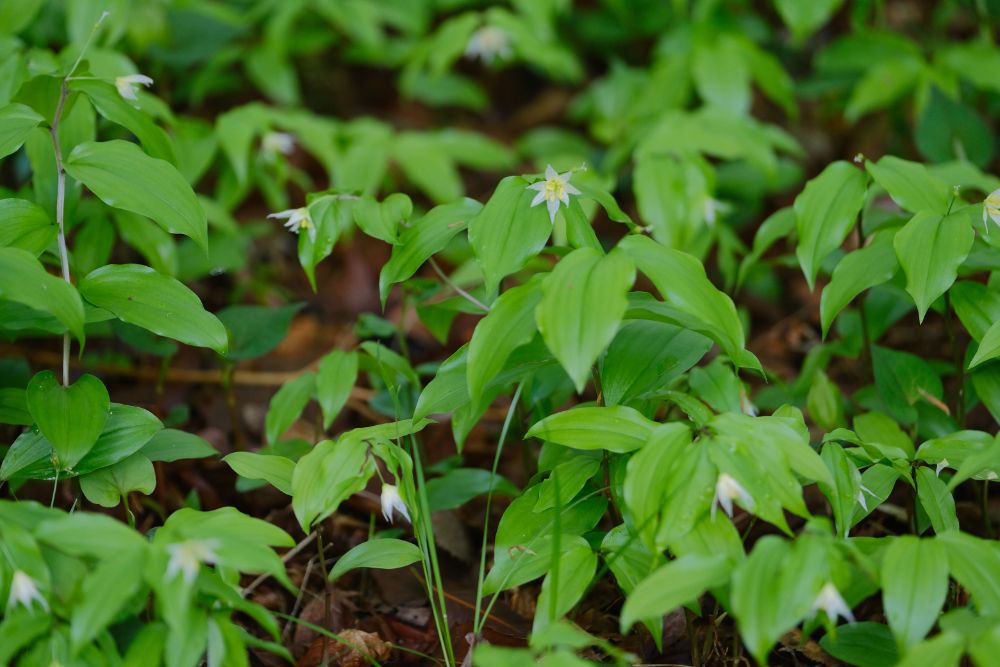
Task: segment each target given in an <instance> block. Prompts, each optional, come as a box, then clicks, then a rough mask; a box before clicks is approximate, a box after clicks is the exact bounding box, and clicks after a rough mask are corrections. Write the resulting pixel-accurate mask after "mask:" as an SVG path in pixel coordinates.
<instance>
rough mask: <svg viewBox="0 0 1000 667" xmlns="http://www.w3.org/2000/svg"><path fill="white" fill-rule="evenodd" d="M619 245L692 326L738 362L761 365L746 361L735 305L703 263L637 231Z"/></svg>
mask: <svg viewBox="0 0 1000 667" xmlns="http://www.w3.org/2000/svg"><path fill="white" fill-rule="evenodd" d="M618 246H619V247H620V248H621V249H622V250H624V251H625V252H627V253H628V254H629V255H630V256H631V257H632V260H633V261H634V262H635V265H636V268H638V269H639V271H641V272H642V273H644V274H646V276H647V277H648V278H649V279H650V280H651V281H652V282H653V284H654V285H656V289H658V290H659V291H660V294H662V295H663V298H664V299H665V300H666V301H667V303H669V304H670V305H671V306H673V307H674V308H676V309H677V310H679V311H681V312H682V313H684V314H685V315H687V316H690V317H691V318H692V320H693V322H692V323H691V324H692V325H691V327H690V328H693V329H694V330H695V331H697V332H699V333H703V334H705V335H706V336H708V337H709V338H711V339H712V340H714V341H715V342H716V343H718V344H719V346H720V347H721V348H722V350H723V351H724V352H725V353H726V354H727V355H728V356H729V358H730V359H733V360H734V361H736V363H738V365H740V366H747V365H749V366H750V367H752V368H756V369H759V368H760V364H759V362H757V360H756V359H752V361H744V360H745V359H746V356H747V354H746V352H745V350H744V349H743V346H744V342H745V339H744V334H743V325H742V324H741V323H740V318H739V315H737V313H736V306H735V305H733V301H732V299H730V298H729V297H728V296H727V295H726V294H724V293H723V292H720V291H719V290H718V289H716V287H715V286H714V285H712V283H711V282H710V281H709V279H708V276H706V275H705V268H704V266H702V264H701V262H699V261H698V260H697V259H695V258H694V257H692V256H691V255H688V254H687V253H683V252H681V251H679V250H673V249H671V248H667V247H664V246H662V245H660V244H658V243H657V242H656V241H653V240H652V239H650V238H647V237H645V236H639V235H636V234H633V235H630V236H627V237H625V238H624V239H622V241H621V242H620V243H619V244H618Z"/></svg>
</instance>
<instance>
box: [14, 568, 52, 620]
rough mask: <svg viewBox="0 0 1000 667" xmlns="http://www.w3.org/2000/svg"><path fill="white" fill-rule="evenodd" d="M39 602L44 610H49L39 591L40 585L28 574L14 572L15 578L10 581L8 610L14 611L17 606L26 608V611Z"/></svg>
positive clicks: (20, 571)
mask: <svg viewBox="0 0 1000 667" xmlns="http://www.w3.org/2000/svg"><path fill="white" fill-rule="evenodd" d="M35 602H38V604H40V605H41V607H42V609H44V610H45V611H48V610H49V603H48V602H46V601H45V598H44V597H42V594H41V593H40V592H39V591H38V584H36V583H35V580H34V579H32V578H31V577H30V576H28V574H27V573H26V572H23V571H22V570H14V576H13V577H12V578H11V580H10V595H9V596H8V597H7V609H8V610H10V609H13V608H14V607H16V606H17V605H22V606H24V608H25V609H31V607H32V606H33V605H34V604H35Z"/></svg>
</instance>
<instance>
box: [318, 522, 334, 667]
mask: <svg viewBox="0 0 1000 667" xmlns="http://www.w3.org/2000/svg"><path fill="white" fill-rule="evenodd" d="M316 548H317V549H318V550H319V567H320V572H322V574H323V625H324V626H325V627H327V628H329V627H330V620H331V619H330V570H329V569H327V567H326V554H325V553H323V552H324V551H325V550H326V548H325V547H324V546H323V526H322V524H321V525H318V526H316ZM329 653H330V646H329V644H328V643H327V642H323V661H322V662H321V663H320V664H322V665H328V664H330V655H329Z"/></svg>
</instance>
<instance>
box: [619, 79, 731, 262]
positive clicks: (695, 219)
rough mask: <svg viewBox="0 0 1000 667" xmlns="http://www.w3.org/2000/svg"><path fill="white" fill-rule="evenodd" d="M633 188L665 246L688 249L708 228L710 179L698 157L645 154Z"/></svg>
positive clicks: (642, 211)
mask: <svg viewBox="0 0 1000 667" xmlns="http://www.w3.org/2000/svg"><path fill="white" fill-rule="evenodd" d="M747 90H748V91H749V87H748V88H747ZM632 188H633V190H634V192H635V199H636V204H637V205H638V207H639V213H640V214H641V215H642V219H643V220H644V221H645V222H646V223H647V224H648V225H649V226H650V227H652V235H653V238H654V239H656V240H657V241H659V242H660V243H662V244H664V245H665V246H667V247H670V248H676V249H677V250H688V249H690V248H691V247H692V245H693V242H694V240H695V238H696V237H697V236H698V234H699V232H702V231H704V230H707V229H708V225H707V223H706V221H705V202H706V201H707V200H708V197H709V191H708V188H709V185H708V178H707V176H706V173H705V170H704V169H703V168H702V167H701V166H700V165H699V163H698V162H696V161H695V160H692V159H682V158H679V157H676V156H673V155H660V154H656V155H644V156H642V157H640V158H638V159H637V160H636V165H635V176H634V180H633V183H632Z"/></svg>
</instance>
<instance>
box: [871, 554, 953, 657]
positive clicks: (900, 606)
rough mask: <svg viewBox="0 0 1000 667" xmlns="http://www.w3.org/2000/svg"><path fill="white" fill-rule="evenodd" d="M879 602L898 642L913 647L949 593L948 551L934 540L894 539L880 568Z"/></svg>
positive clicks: (923, 634)
mask: <svg viewBox="0 0 1000 667" xmlns="http://www.w3.org/2000/svg"><path fill="white" fill-rule="evenodd" d="M881 572H882V575H881V578H882V604H883V606H884V607H885V615H886V618H887V619H888V621H889V627H890V628H892V632H893V634H894V635H895V636H896V641H897V643H898V644H899V645H900V646H901V647H903V648H906V647H912V646H913V645H914V644H916V643H917V642H919V641H920V640H921V639H923V638H924V636H925V635H926V634H927V632H928V631H929V630H930V629H931V628H932V627H933V626H934V623H935V622H936V621H937V617H938V614H940V612H941V605H942V604H944V600H945V597H946V595H947V593H948V554H947V552H946V551H945V548H944V545H943V544H942V543H940V542H938V541H937V540H932V539H920V538H917V537H913V536H911V535H903V536H900V537H896V538H893V541H892V543H891V544H890V545H889V547H888V548H887V549H886V550H885V555H884V556H883V558H882V567H881Z"/></svg>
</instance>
